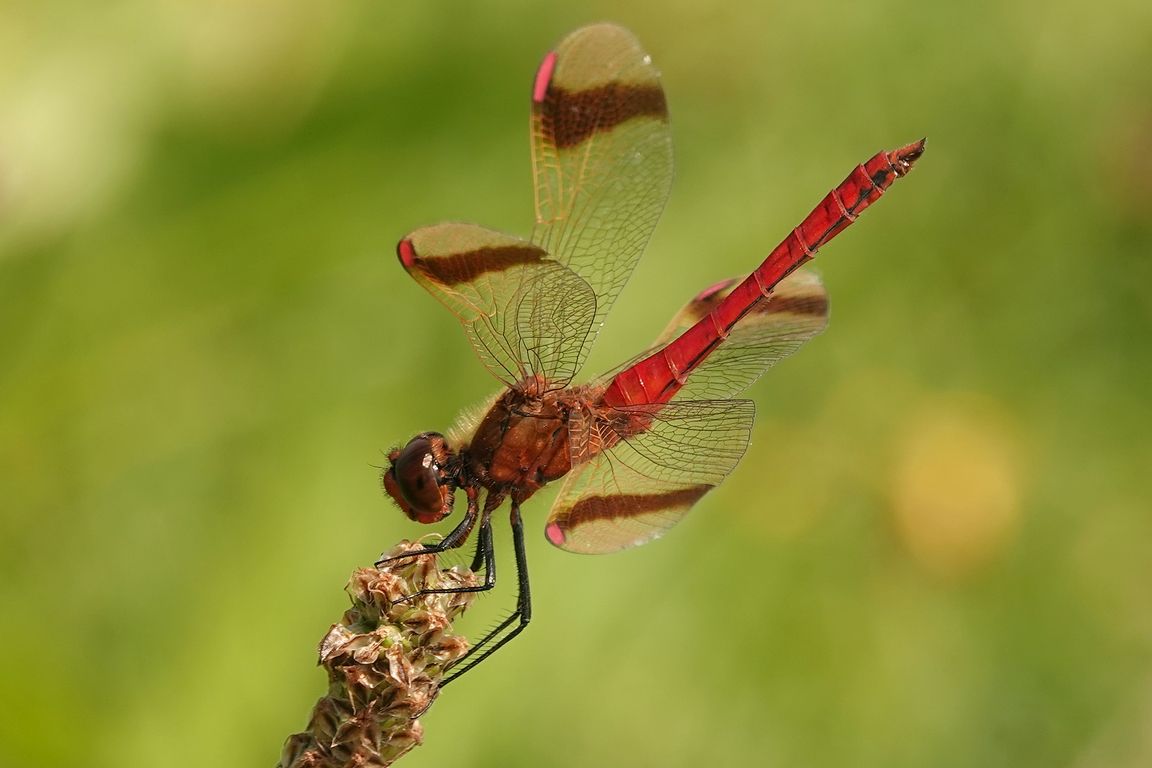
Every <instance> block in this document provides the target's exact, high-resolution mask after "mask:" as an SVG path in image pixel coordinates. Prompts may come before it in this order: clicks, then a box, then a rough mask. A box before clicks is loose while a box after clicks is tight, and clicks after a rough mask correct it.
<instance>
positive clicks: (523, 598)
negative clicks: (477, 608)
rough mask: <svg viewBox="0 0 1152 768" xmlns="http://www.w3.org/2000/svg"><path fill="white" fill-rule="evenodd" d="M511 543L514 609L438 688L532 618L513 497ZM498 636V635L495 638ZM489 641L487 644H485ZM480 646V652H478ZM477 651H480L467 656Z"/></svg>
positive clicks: (521, 531) (521, 526)
mask: <svg viewBox="0 0 1152 768" xmlns="http://www.w3.org/2000/svg"><path fill="white" fill-rule="evenodd" d="M512 544H513V546H514V547H515V549H516V580H517V583H518V586H519V589H518V594H517V596H516V610H515V611H513V612H512V615H510V616H509V617H508V618H506V619H504V621H502V622H501V623H500V625H499V626H497V627H496V628H495V629H494V630H492V631H491V632H489V633H488V634H487V636H485V637H484V638H483V639H482V640H480V642H478V643H476V645H474V646H472V648H470V649H469V650H468V653H466V654H465V655H464V656H462V657H461V658H460V659H459V660H457V661H456V663H455V664H453V665H452V666H453V667H457V666H459V665H461V664H463V665H464V668H463V669H461V670H460V671H459V672H453V673H452V674H451V676H450V677H448V679H446V680H445V681H444V682H442V683H440V687H441V688H443V687H444V686H446V685H448V683H450V682H452V681H453V680H456V679H457V678H459V677H460V676H461V675H463V674H464V673H465V672H467V671H468V670H470V669H472V668H473V667H475V666H476V665H477V664H479V663H480V662H482V661H484V659H486V658H488V657H489V656H491V655H492V654H494V653H496V651H498V650H500V648H502V647H503V646H504V645H505V644H506V643H507V642H508V641H509V640H511V639H512V638H514V637H516V635H518V634H520V633H521V632H523V631H524V627H526V626H528V622H530V621H532V592H531V589H530V586H529V583H528V554H527V551H526V550H525V548H524V522H523V521H522V520H521V519H520V503H519V502H518V501H516V500H515V499H513V500H512ZM517 619H519V623H518V624H517V625H516V626H515V627H513V628H512V630H511V631H510V632H508V633H507V634H506V635H504V636H503V637H499V636H500V634H501V633H503V632H504V630H506V629H507V628H508V627H509V626H511V625H512V623H513V622H514V621H516V620H517ZM498 637H499V639H497V638H498ZM489 645H490V647H487V648H486V647H485V646H489ZM481 650H483V653H480V651H481ZM477 653H479V654H480V655H479V656H477V657H476V658H474V659H470V657H472V656H476V654H477Z"/></svg>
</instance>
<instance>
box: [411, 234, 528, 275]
mask: <svg viewBox="0 0 1152 768" xmlns="http://www.w3.org/2000/svg"><path fill="white" fill-rule="evenodd" d="M396 250H397V253H398V255H399V256H400V262H401V263H402V264H403V265H404V267H405V268H406V269H413V268H414V269H418V270H420V272H422V273H423V274H424V275H425V276H426V277H427V278H428V279H429V280H432V281H433V282H436V283H439V284H440V285H459V284H460V283H467V282H471V281H472V280H475V279H476V278H477V277H479V276H480V275H483V274H485V273H487V272H503V271H504V270H505V269H508V268H509V267H513V266H516V265H517V264H532V263H535V262H539V261H541V260H543V259H544V258H545V257H547V256H548V254H547V253H546V252H545V251H544V250H543V249H542V248H537V247H536V246H534V245H528V244H524V245H502V246H498V247H491V248H477V249H476V250H474V251H465V252H463V253H454V254H452V255H451V256H432V257H428V258H424V257H421V256H419V255H417V254H416V252H415V249H414V248H413V247H412V242H411V241H410V240H401V241H400V245H399V246H398V247H397V249H396Z"/></svg>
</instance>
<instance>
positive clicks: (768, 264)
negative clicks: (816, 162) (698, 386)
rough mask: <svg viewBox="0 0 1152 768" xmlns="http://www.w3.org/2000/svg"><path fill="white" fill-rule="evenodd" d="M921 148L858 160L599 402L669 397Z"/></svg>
mask: <svg viewBox="0 0 1152 768" xmlns="http://www.w3.org/2000/svg"><path fill="white" fill-rule="evenodd" d="M923 152H924V140H923V139H921V140H920V141H918V142H916V143H914V144H909V145H908V146H906V147H902V148H900V149H897V150H895V151H892V152H880V153H879V154H877V155H876V156H875V157H873V158H872V159H871V160H869V161H868V162H867V163H865V164H864V165H858V166H856V170H854V171H852V173H851V174H849V175H848V178H847V179H845V180H844V182H843V183H841V184H840V186H838V187H836V188H835V189H833V190H832V191H831V192H829V193H828V194H827V195H826V196H825V197H824V199H823V200H822V201H820V204H819V205H817V206H816V208H815V209H814V210H813V211H812V212H811V213H810V214H808V216H807V217H806V218H805V219H804V221H803V222H801V224H800V226H798V227H796V229H794V230H792V233H791V234H789V235H788V237H786V238H784V242H782V243H780V245H778V246H776V248H775V250H773V251H772V253H770V254H768V258H766V259H765V260H764V263H762V264H761V265H760V266H759V267H758V268H757V269H756V271H755V272H753V273H752V274H751V275H749V276H748V278H747V279H745V280H744V282H742V283H741V284H740V285H738V286H737V287H736V288H735V289H733V291H732V293H731V294H729V295H728V296H727V298H725V299H724V300H723V301H722V302H720V304H718V305H717V306H716V308H715V309H713V310H712V311H711V312H710V313H709V314H708V315H706V316H705V317H703V318H701V320H700V321H699V322H698V323H696V324H695V325H694V326H692V327H691V328H689V329H688V330H687V331H685V332H684V333H683V334H681V335H680V336H679V337H678V338H677V339H676V340H675V341H673V342H672V343H670V344H669V345H668V346H666V347H664V348H663V349H661V350H660V351H659V352H656V353H655V354H653V355H651V356H650V357H646V358H645V359H643V360H641V361H640V362H638V363H636V364H635V365H633V366H632V367H630V368H628V369H626V370H624V371H621V372H620V373H618V374H617V375H616V376H615V377H614V378H613V379H612V381H611V383H610V384H609V385H608V388H607V389H606V390H605V392H604V395H603V396H602V398H601V402H602V403H604V404H605V405H608V406H612V407H614V408H619V407H623V406H628V405H643V404H651V403H666V402H668V401H669V400H671V399H672V398H673V397H674V396H675V394H676V393H677V392H678V391H679V390H680V388H681V387H682V386H684V384H685V382H687V381H688V377H689V376H690V375H691V374H692V371H694V370H695V369H696V368H698V367H699V366H700V364H701V363H702V362H704V360H705V359H707V357H708V355H709V354H711V352H712V351H713V350H714V349H716V348H717V347H718V346H720V344H721V343H722V342H723V341H724V339H726V338H727V337H728V334H729V332H731V330H732V328H733V327H734V326H735V325H736V323H738V322H739V321H740V318H742V317H744V315H746V314H747V313H748V312H749V311H751V310H752V308H753V307H755V306H756V305H757V304H758V303H759V302H761V301H763V300H764V299H765V298H767V296H768V295H769V294H770V293H771V291H772V289H773V288H774V287H775V286H776V284H777V283H778V282H780V281H781V280H783V279H784V278H785V277H787V276H788V274H789V273H791V272H792V271H793V270H794V269H796V268H797V267H799V266H800V265H801V264H803V263H804V262H806V261H808V260H809V259H811V258H812V257H813V256H815V255H816V251H817V250H818V249H819V248H820V247H821V246H823V245H824V244H825V243H827V242H828V241H829V240H831V239H832V238H833V237H835V236H836V235H838V234H839V233H840V232H842V231H843V230H844V229H846V228H847V227H848V225H850V224H851V223H852V222H853V221H855V220H856V217H857V216H859V215H860V213H861V212H862V211H863V210H864V209H865V208H867V207H868V206H869V205H871V204H872V203H873V202H875V201H876V200H878V199H879V198H880V196H881V195H882V194H884V190H886V189H887V188H888V187H889V186H890V185H891V184H892V182H893V181H895V180H896V179H897V178H899V177H901V176H904V175H905V174H907V173H908V171H910V170H911V169H912V165H913V164H914V163H915V162H916V160H917V159H918V158H919V157H920V155H921V154H922V153H923Z"/></svg>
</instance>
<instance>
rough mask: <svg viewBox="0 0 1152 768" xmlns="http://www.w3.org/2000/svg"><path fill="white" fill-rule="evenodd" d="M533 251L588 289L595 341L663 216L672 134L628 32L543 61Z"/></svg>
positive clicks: (590, 32) (597, 31) (573, 46)
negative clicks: (592, 304) (546, 255)
mask: <svg viewBox="0 0 1152 768" xmlns="http://www.w3.org/2000/svg"><path fill="white" fill-rule="evenodd" d="M531 130H532V166H533V172H534V174H535V189H536V227H535V229H534V230H533V235H532V242H533V243H534V244H535V245H537V246H539V247H540V248H542V249H544V250H545V251H547V252H548V253H549V254H551V255H552V257H553V258H554V259H556V260H557V261H559V262H560V263H561V264H564V265H566V266H568V267H570V268H571V269H572V270H573V271H574V272H576V273H577V274H579V275H580V276H581V277H583V278H584V279H585V280H587V281H588V283H589V284H590V285H591V286H592V288H593V290H594V291H595V292H596V297H597V307H596V314H595V317H594V320H593V323H592V332H591V333H590V334H589V337H588V339H587V345H586V347H585V348H584V352H585V353H586V352H587V350H588V348H590V347H591V344H592V342H593V341H594V340H595V336H596V334H597V333H598V332H599V329H600V326H601V325H602V324H603V322H604V317H605V315H606V314H607V312H608V310H609V308H610V307H611V306H612V303H613V302H614V301H615V300H616V296H617V295H618V294H619V293H620V290H621V289H622V288H623V287H624V283H625V282H627V280H628V277H629V276H630V275H631V274H632V269H633V268H634V267H635V266H636V262H637V260H638V259H639V258H640V254H641V253H642V252H643V251H644V247H645V246H646V245H647V244H648V239H649V238H650V237H651V235H652V230H653V229H654V228H655V227H656V222H657V220H658V219H659V218H660V213H661V212H662V211H663V210H664V203H665V202H666V201H667V199H668V192H669V190H670V188H671V184H672V132H671V128H670V126H669V123H668V109H667V104H666V102H665V99H664V91H663V88H662V87H661V85H660V76H659V73H658V72H657V70H656V67H655V66H654V65H653V64H652V60H651V59H650V58H649V57H648V55H647V54H645V53H644V50H643V49H642V48H641V47H640V44H639V43H638V42H637V41H636V39H635V38H634V37H632V35H631V34H630V33H629V32H628V31H627V30H625V29H623V28H621V27H618V26H615V25H612V24H597V25H594V26H589V27H584V28H582V29H578V30H576V31H575V32H573V33H572V34H571V35H569V36H568V37H567V38H565V39H564V40H563V42H561V43H560V45H559V46H558V47H557V48H556V50H555V51H554V52H553V53H550V54H549V55H548V56H547V57H546V58H545V60H544V63H543V65H542V66H541V68H540V71H539V72H538V73H537V76H536V85H535V88H534V89H533V101H532V120H531Z"/></svg>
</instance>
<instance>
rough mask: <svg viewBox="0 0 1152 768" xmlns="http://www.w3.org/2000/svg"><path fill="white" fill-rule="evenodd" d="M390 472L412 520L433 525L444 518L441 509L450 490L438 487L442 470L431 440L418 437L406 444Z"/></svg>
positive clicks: (441, 486)
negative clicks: (411, 513)
mask: <svg viewBox="0 0 1152 768" xmlns="http://www.w3.org/2000/svg"><path fill="white" fill-rule="evenodd" d="M391 471H392V474H393V477H394V478H395V481H396V485H397V487H398V490H399V491H400V495H401V497H403V500H404V501H405V502H407V504H408V506H409V507H410V508H411V509H412V512H413V513H414V519H416V520H419V521H420V522H435V521H436V520H439V519H441V518H442V517H443V516H444V515H443V513H442V510H443V509H444V506H445V503H446V502H447V500H448V496H449V495H450V494H451V490H450V489H449V488H448V487H447V486H443V485H441V484H440V478H441V476H442V474H443V471H442V469H441V467H440V465H439V464H438V463H437V462H436V456H435V454H434V453H433V451H432V443H431V441H430V440H428V439H427V438H425V437H417V438H415V439H413V440H412V441H411V442H409V443H408V445H406V446H404V450H402V451H400V453H399V455H397V456H396V459H395V461H393V462H392V470H391Z"/></svg>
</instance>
